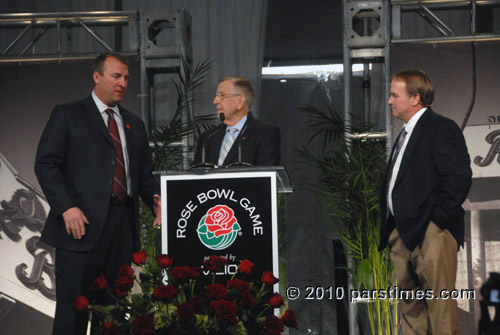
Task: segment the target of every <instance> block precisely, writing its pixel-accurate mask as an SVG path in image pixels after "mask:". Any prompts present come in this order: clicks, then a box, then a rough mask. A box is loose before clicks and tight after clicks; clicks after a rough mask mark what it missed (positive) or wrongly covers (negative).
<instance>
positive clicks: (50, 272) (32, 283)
mask: <svg viewBox="0 0 500 335" xmlns="http://www.w3.org/2000/svg"><path fill="white" fill-rule="evenodd" d="M26 248H27V249H28V251H29V252H30V254H31V255H33V258H34V259H35V260H34V262H33V266H32V269H31V273H30V274H29V275H28V274H27V273H26V270H27V269H28V265H26V264H24V263H23V264H20V265H18V266H17V267H16V276H17V278H18V279H19V280H20V281H21V283H23V284H24V286H26V287H27V288H29V289H32V290H36V289H38V290H39V291H40V293H42V294H43V295H44V296H45V297H47V298H49V299H51V300H56V290H55V286H54V283H55V281H56V273H55V265H54V263H49V260H48V259H49V257H52V259H54V258H53V253H54V250H53V249H52V248H50V247H48V246H47V245H46V244H45V243H43V242H40V238H39V237H38V236H33V237H32V238H30V239H29V240H28V241H26ZM39 250H42V251H41V252H38V251H39ZM37 252H38V253H37ZM51 255H52V256H51ZM44 273H46V274H47V276H48V278H49V279H50V282H51V286H50V287H47V285H45V279H44V277H43V274H44Z"/></svg>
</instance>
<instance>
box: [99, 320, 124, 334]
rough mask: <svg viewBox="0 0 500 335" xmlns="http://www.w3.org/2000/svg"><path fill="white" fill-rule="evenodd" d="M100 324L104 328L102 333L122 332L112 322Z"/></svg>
mask: <svg viewBox="0 0 500 335" xmlns="http://www.w3.org/2000/svg"><path fill="white" fill-rule="evenodd" d="M102 326H103V327H104V329H105V332H104V335H121V333H122V332H121V331H120V328H119V327H118V326H117V325H116V324H115V323H114V322H105V323H104V324H103V325H102Z"/></svg>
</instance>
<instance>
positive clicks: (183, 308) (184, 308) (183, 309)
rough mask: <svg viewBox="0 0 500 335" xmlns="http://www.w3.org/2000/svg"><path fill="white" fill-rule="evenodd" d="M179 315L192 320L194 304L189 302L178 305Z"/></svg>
mask: <svg viewBox="0 0 500 335" xmlns="http://www.w3.org/2000/svg"><path fill="white" fill-rule="evenodd" d="M177 315H178V316H179V318H180V319H182V320H191V319H192V318H193V316H194V306H193V305H191V304H190V303H189V302H185V303H183V304H180V305H179V307H177Z"/></svg>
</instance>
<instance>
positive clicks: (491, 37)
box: [390, 0, 500, 44]
mask: <svg viewBox="0 0 500 335" xmlns="http://www.w3.org/2000/svg"><path fill="white" fill-rule="evenodd" d="M390 3H391V15H392V27H391V31H392V40H391V43H392V44H398V43H433V44H437V43H449V42H480V41H498V40H500V34H498V33H494V32H492V31H481V32H479V31H478V29H477V24H478V19H479V18H480V16H481V13H484V12H485V11H488V10H492V9H493V8H499V7H500V1H499V0H419V1H416V0H391V1H390ZM480 10H482V12H481V13H480V12H479V11H480ZM457 11H465V12H467V13H468V16H469V18H468V21H467V22H463V24H462V25H461V26H462V27H467V29H466V30H467V31H466V33H458V32H455V31H454V30H453V29H452V28H451V27H450V26H449V25H448V24H447V23H445V20H444V19H441V18H440V17H439V15H441V14H452V13H453V12H455V13H456V12H457ZM411 13H416V14H418V15H419V16H421V17H422V18H423V19H424V20H425V21H426V22H427V23H428V24H429V25H430V26H432V27H433V28H434V30H435V31H436V32H438V36H411V34H410V36H407V37H405V38H403V37H402V36H403V32H402V29H403V28H404V23H405V16H409V15H410V14H411ZM407 35H408V34H407Z"/></svg>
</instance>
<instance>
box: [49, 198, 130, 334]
mask: <svg viewBox="0 0 500 335" xmlns="http://www.w3.org/2000/svg"><path fill="white" fill-rule="evenodd" d="M90 224H92V223H90ZM132 224H133V210H131V208H130V207H126V206H123V205H110V208H109V211H108V217H107V219H106V223H105V225H104V227H103V231H102V233H101V236H100V238H99V241H98V242H97V243H96V245H95V246H94V247H93V248H92V249H91V250H89V251H88V252H75V251H69V250H60V249H56V313H55V317H54V329H53V334H54V335H72V334H73V335H81V334H86V332H87V325H88V318H89V314H88V313H86V312H76V311H75V310H74V308H73V306H74V304H75V300H76V298H77V296H79V295H84V296H85V297H87V298H88V299H89V301H90V303H91V304H92V303H96V304H103V305H108V304H111V303H112V302H113V301H112V300H111V299H110V298H108V297H107V296H106V293H104V295H103V294H101V295H99V296H95V294H94V293H93V292H90V291H89V287H90V285H91V284H92V283H93V282H94V281H95V279H96V278H97V277H99V276H100V275H104V276H105V277H106V280H107V281H108V285H112V284H113V283H114V281H116V279H118V272H119V269H120V267H121V266H122V265H123V264H130V258H131V257H130V256H131V253H132V248H133V242H132V232H131V231H132ZM94 326H97V325H94V322H93V324H92V327H93V328H94Z"/></svg>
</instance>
